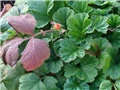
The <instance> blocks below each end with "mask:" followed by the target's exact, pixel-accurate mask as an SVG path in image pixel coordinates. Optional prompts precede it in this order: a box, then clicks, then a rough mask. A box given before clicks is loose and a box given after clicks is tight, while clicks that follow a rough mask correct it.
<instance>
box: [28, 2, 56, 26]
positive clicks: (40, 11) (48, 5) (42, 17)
mask: <svg viewBox="0 0 120 90" xmlns="http://www.w3.org/2000/svg"><path fill="white" fill-rule="evenodd" d="M27 5H28V7H29V13H30V14H32V15H33V16H34V17H35V19H36V20H37V25H36V26H37V27H38V28H42V27H44V26H45V25H47V24H48V22H49V21H50V18H49V16H48V12H49V11H50V10H51V9H52V7H53V5H54V4H53V0H52V1H41V0H34V1H29V0H28V1H27Z"/></svg>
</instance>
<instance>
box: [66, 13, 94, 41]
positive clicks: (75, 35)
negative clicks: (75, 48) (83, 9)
mask: <svg viewBox="0 0 120 90" xmlns="http://www.w3.org/2000/svg"><path fill="white" fill-rule="evenodd" d="M88 17H89V16H88V14H86V13H77V14H75V15H74V16H71V17H70V18H69V19H68V20H67V25H68V27H67V29H68V30H70V31H69V32H68V36H69V37H70V38H72V39H74V40H76V41H77V40H79V39H81V38H84V36H85V34H86V33H91V30H89V27H90V26H91V24H92V21H91V20H90V19H88Z"/></svg>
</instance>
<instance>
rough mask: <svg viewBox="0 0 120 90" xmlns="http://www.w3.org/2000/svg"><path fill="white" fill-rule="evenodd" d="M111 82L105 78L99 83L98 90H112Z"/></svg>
mask: <svg viewBox="0 0 120 90" xmlns="http://www.w3.org/2000/svg"><path fill="white" fill-rule="evenodd" d="M112 86H113V85H112V83H111V82H110V81H109V80H105V81H103V82H102V83H101V84H100V88H99V90H112Z"/></svg>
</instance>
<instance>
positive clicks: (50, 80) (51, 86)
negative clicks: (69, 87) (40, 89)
mask: <svg viewBox="0 0 120 90" xmlns="http://www.w3.org/2000/svg"><path fill="white" fill-rule="evenodd" d="M43 82H44V84H45V85H46V87H47V90H59V88H58V87H57V86H56V83H57V80H56V79H55V78H54V77H52V76H45V77H44V80H43Z"/></svg>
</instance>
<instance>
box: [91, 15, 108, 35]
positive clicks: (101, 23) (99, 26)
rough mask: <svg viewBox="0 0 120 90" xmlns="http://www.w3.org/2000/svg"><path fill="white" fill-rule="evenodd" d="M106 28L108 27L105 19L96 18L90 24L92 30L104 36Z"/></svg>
mask: <svg viewBox="0 0 120 90" xmlns="http://www.w3.org/2000/svg"><path fill="white" fill-rule="evenodd" d="M107 27H108V23H107V18H106V17H102V16H98V17H97V18H94V20H93V24H92V28H93V29H95V30H97V31H98V32H102V33H104V34H106V33H107V30H108V29H107Z"/></svg>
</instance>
